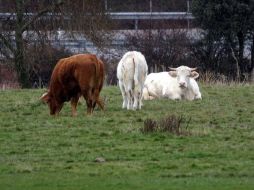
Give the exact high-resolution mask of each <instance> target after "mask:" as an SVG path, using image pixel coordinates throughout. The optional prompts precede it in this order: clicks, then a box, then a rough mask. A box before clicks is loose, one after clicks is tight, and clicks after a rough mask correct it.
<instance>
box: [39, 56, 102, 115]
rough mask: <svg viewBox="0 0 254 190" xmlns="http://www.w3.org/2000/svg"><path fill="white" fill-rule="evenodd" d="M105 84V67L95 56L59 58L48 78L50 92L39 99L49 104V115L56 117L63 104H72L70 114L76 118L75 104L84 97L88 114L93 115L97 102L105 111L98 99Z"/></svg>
mask: <svg viewBox="0 0 254 190" xmlns="http://www.w3.org/2000/svg"><path fill="white" fill-rule="evenodd" d="M103 82H104V64H103V62H102V61H101V60H100V59H98V58H97V57H96V56H95V55H92V54H78V55H74V56H71V57H68V58H64V59H60V60H59V61H58V63H57V64H56V66H55V68H54V70H53V72H52V75H51V79H50V84H49V91H48V92H46V93H44V94H43V95H42V96H41V100H43V101H44V102H46V103H47V104H48V105H49V109H50V114H51V115H58V113H59V112H60V111H61V109H62V107H63V104H64V102H66V101H71V108H72V115H73V116H76V115H77V110H76V107H77V103H78V100H79V97H80V96H82V95H83V97H84V99H85V100H86V104H87V113H88V114H92V112H93V110H94V107H95V105H96V103H97V104H98V105H99V106H100V108H101V109H103V108H104V104H103V102H102V100H101V99H100V98H99V94H100V91H101V89H102V86H103Z"/></svg>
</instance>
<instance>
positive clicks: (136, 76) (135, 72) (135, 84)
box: [132, 58, 139, 88]
mask: <svg viewBox="0 0 254 190" xmlns="http://www.w3.org/2000/svg"><path fill="white" fill-rule="evenodd" d="M132 60H133V65H134V67H133V68H134V77H133V79H134V88H135V87H136V86H137V85H138V77H139V76H138V75H139V74H138V64H137V63H136V62H135V60H134V58H132Z"/></svg>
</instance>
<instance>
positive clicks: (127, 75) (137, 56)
mask: <svg viewBox="0 0 254 190" xmlns="http://www.w3.org/2000/svg"><path fill="white" fill-rule="evenodd" d="M147 72H148V67H147V63H146V59H145V57H144V56H143V55H142V54H141V53H140V52H137V51H130V52H127V53H125V54H124V56H123V57H122V59H121V60H120V62H119V64H118V66H117V78H118V80H119V87H120V90H121V92H122V96H123V105H122V108H127V109H128V110H129V109H133V110H136V109H141V105H142V94H143V88H144V83H145V79H146V76H147Z"/></svg>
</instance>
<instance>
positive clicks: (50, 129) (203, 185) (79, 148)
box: [0, 84, 254, 190]
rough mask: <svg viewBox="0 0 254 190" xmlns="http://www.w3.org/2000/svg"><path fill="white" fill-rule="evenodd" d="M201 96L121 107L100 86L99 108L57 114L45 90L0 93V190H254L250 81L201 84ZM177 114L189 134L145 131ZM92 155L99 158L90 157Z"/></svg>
mask: <svg viewBox="0 0 254 190" xmlns="http://www.w3.org/2000/svg"><path fill="white" fill-rule="evenodd" d="M200 89H201V93H202V97H203V100H201V101H193V102H190V101H172V100H153V101H145V102H144V107H143V108H142V110H141V111H127V110H122V108H121V105H122V97H121V93H120V89H119V88H117V87H104V88H103V90H102V93H101V95H102V97H104V98H105V99H106V110H105V112H103V111H100V110H98V109H96V110H95V112H94V115H93V116H86V115H85V116H84V114H85V112H86V106H85V105H84V101H83V100H82V101H81V103H79V105H78V116H77V117H75V118H73V117H71V109H70V104H69V103H66V104H65V106H64V108H63V110H62V111H61V113H60V115H59V116H58V117H52V116H49V109H48V107H47V106H46V105H45V104H43V103H41V102H40V101H39V97H40V95H41V94H42V93H43V92H44V90H7V91H1V92H0V100H1V106H0V189H4V190H8V189H14V190H18V189H26V190H29V189H33V190H37V189H40V190H44V189H45V190H46V189H61V190H63V189H66V190H72V189H73V190H78V189H93V190H96V189H100V190H101V189H160V190H163V189H189V190H191V189H217V190H219V189H238V190H240V189H243V190H247V189H254V86H253V85H226V84H223V85H207V84H203V85H201V87H200ZM170 114H175V115H178V116H183V117H184V118H186V120H185V121H184V122H183V123H182V125H183V126H186V125H187V122H186V121H187V120H188V121H189V122H188V128H187V129H186V130H188V131H189V133H190V135H187V136H185V135H180V136H177V135H174V134H171V133H167V132H155V133H147V134H144V133H142V132H141V130H140V128H142V127H143V126H144V121H145V120H146V119H147V118H150V119H155V120H157V119H160V118H163V117H166V116H168V115H170ZM98 157H102V158H104V159H105V160H106V161H105V162H95V159H96V158H98Z"/></svg>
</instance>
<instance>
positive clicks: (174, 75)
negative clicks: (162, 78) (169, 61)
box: [168, 71, 177, 77]
mask: <svg viewBox="0 0 254 190" xmlns="http://www.w3.org/2000/svg"><path fill="white" fill-rule="evenodd" d="M168 74H169V75H170V76H171V77H176V76H177V73H176V71H169V72H168Z"/></svg>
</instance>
